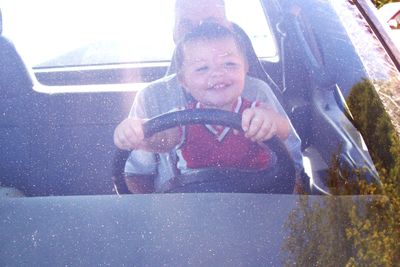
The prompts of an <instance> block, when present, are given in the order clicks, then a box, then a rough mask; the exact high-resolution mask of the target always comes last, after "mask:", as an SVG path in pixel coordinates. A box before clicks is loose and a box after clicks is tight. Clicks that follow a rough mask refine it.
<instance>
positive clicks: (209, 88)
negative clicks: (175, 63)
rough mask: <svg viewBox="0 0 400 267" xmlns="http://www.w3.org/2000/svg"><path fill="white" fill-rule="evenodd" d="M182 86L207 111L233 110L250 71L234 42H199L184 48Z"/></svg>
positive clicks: (181, 71) (180, 75)
mask: <svg viewBox="0 0 400 267" xmlns="http://www.w3.org/2000/svg"><path fill="white" fill-rule="evenodd" d="M183 54H184V56H183V58H184V60H183V64H182V67H181V70H180V73H179V77H180V82H181V84H182V86H183V87H184V88H185V89H186V90H187V91H188V92H189V93H190V94H191V95H192V96H193V97H194V98H195V99H196V100H197V101H199V102H200V103H202V104H204V105H206V106H207V107H215V108H220V109H225V110H231V109H232V106H233V105H234V103H235V102H236V100H237V98H238V96H240V95H241V93H242V91H243V88H244V80H245V75H246V73H247V70H248V65H247V62H246V61H245V59H244V56H243V54H242V53H241V51H240V50H239V48H238V47H237V46H236V43H235V41H234V39H233V38H230V37H227V38H223V39H217V40H199V41H192V42H188V43H186V44H185V45H184V46H183Z"/></svg>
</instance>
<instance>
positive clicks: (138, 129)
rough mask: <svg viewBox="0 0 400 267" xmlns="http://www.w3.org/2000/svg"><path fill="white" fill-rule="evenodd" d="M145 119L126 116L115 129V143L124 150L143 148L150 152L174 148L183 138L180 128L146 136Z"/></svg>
mask: <svg viewBox="0 0 400 267" xmlns="http://www.w3.org/2000/svg"><path fill="white" fill-rule="evenodd" d="M144 122H145V120H143V119H137V118H126V119H125V120H123V121H122V122H121V123H120V124H118V126H117V127H116V128H115V130H114V144H115V145H116V146H117V147H118V148H120V149H124V150H134V149H142V150H146V151H149V152H158V153H160V152H166V151H169V150H171V149H172V148H174V147H175V146H176V145H177V144H178V143H179V142H180V140H181V132H180V130H179V128H173V129H169V130H166V131H162V132H160V133H157V134H155V135H154V136H152V137H151V138H146V139H145V138H144V133H143V123H144Z"/></svg>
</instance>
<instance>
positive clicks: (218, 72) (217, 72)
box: [211, 67, 225, 77]
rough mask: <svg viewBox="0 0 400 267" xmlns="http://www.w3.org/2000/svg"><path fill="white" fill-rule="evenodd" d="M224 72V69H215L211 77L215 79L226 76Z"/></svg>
mask: <svg viewBox="0 0 400 267" xmlns="http://www.w3.org/2000/svg"><path fill="white" fill-rule="evenodd" d="M224 71H225V70H224V68H222V67H215V68H214V69H213V70H212V72H211V76H213V77H219V76H222V75H223V74H224Z"/></svg>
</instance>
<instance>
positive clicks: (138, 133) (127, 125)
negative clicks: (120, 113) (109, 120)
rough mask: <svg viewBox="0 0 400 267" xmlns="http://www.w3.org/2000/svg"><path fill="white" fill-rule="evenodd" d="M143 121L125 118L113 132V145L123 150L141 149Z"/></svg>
mask: <svg viewBox="0 0 400 267" xmlns="http://www.w3.org/2000/svg"><path fill="white" fill-rule="evenodd" d="M143 122H144V121H143V120H142V119H135V118H126V119H125V120H123V121H122V122H121V123H120V124H118V126H117V127H116V128H115V130H114V144H115V145H116V146H117V147H118V148H120V149H124V150H133V149H139V148H141V145H142V144H143V140H144V133H143Z"/></svg>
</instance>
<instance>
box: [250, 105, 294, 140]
mask: <svg viewBox="0 0 400 267" xmlns="http://www.w3.org/2000/svg"><path fill="white" fill-rule="evenodd" d="M242 129H243V131H244V133H245V137H246V138H249V139H250V140H252V141H253V142H263V141H265V140H268V139H270V138H271V137H273V136H274V135H277V136H278V137H279V138H280V139H281V140H286V138H287V137H288V134H289V121H288V119H287V118H285V117H282V116H281V115H280V114H278V113H277V112H276V111H274V110H273V109H272V108H270V107H268V106H266V105H264V104H261V105H259V106H257V107H252V108H248V109H246V110H244V111H243V115H242Z"/></svg>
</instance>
